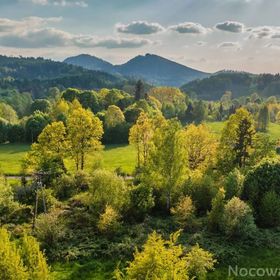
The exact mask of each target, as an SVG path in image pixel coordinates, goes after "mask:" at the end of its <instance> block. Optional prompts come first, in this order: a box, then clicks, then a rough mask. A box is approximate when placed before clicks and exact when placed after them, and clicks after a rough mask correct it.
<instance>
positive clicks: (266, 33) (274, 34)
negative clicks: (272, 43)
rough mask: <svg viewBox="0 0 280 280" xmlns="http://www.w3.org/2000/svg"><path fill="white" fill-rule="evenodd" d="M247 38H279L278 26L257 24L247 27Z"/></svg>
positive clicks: (279, 29) (279, 28)
mask: <svg viewBox="0 0 280 280" xmlns="http://www.w3.org/2000/svg"><path fill="white" fill-rule="evenodd" d="M247 31H248V32H249V33H250V36H249V38H251V39H252V38H257V39H269V38H272V39H278V38H280V26H258V27H253V28H249V29H247Z"/></svg>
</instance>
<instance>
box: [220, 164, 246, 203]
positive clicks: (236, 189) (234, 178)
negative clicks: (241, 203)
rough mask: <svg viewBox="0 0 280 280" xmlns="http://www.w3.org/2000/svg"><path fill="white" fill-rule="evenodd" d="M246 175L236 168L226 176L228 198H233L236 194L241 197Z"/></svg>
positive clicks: (225, 184)
mask: <svg viewBox="0 0 280 280" xmlns="http://www.w3.org/2000/svg"><path fill="white" fill-rule="evenodd" d="M243 181H244V176H243V175H242V174H241V173H240V171H239V170H238V169H237V168H235V169H234V170H233V171H231V172H230V173H229V174H228V176H227V177H226V178H225V183H224V186H225V191H226V193H225V195H226V199H231V198H233V197H234V196H237V197H239V196H240V195H241V193H242V187H243Z"/></svg>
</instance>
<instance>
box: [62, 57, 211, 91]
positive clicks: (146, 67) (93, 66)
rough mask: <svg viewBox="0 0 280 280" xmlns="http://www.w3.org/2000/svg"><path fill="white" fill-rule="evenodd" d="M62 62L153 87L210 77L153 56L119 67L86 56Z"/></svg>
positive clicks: (133, 59)
mask: <svg viewBox="0 0 280 280" xmlns="http://www.w3.org/2000/svg"><path fill="white" fill-rule="evenodd" d="M64 62H65V63H67V64H71V65H76V66H80V67H83V68H86V69H90V70H98V71H104V72H107V73H111V74H120V75H122V76H126V77H129V78H133V79H143V80H145V81H146V82H148V83H150V84H152V85H155V86H176V87H179V86H182V85H183V84H185V83H188V82H190V81H193V80H196V79H202V78H205V77H208V76H209V75H210V74H209V73H205V72H202V71H199V70H196V69H192V68H190V67H187V66H185V65H182V64H179V63H177V62H174V61H171V60H168V59H166V58H164V57H161V56H158V55H154V54H146V55H138V56H136V57H134V58H132V59H131V60H129V61H128V62H126V63H124V64H120V65H113V64H111V63H110V62H108V61H105V60H103V59H100V58H98V57H96V56H92V55H88V54H81V55H78V56H73V57H69V58H66V59H65V60H64Z"/></svg>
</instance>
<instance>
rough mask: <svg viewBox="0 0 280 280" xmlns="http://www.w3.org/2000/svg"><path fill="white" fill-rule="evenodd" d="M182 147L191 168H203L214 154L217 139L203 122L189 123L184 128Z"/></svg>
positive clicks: (210, 162) (212, 158)
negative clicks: (198, 123)
mask: <svg viewBox="0 0 280 280" xmlns="http://www.w3.org/2000/svg"><path fill="white" fill-rule="evenodd" d="M184 147H185V149H186V153H187V155H188V165H189V168H190V169H191V170H195V169H199V170H205V169H206V168H207V167H209V165H210V164H212V163H213V162H214V160H215V156H216V148H217V140H216V139H215V137H214V134H212V133H210V131H209V129H208V127H207V126H206V125H204V124H200V125H198V126H195V125H194V124H191V125H189V126H187V127H186V129H185V130H184Z"/></svg>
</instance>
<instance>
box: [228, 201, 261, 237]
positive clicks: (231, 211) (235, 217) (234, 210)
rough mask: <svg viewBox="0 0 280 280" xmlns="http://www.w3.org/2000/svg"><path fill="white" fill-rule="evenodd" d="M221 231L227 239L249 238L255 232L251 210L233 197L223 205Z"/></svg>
mask: <svg viewBox="0 0 280 280" xmlns="http://www.w3.org/2000/svg"><path fill="white" fill-rule="evenodd" d="M223 229H224V232H225V234H226V235H227V236H228V237H229V238H237V237H238V238H246V237H249V236H250V235H251V234H252V233H253V232H254V231H255V230H256V226H255V223H254V218H253V215H252V210H251V208H250V207H249V206H248V205H247V204H246V203H245V202H244V201H242V200H240V199H239V198H237V197H233V198H232V199H231V200H230V201H228V202H227V204H226V205H225V210H224V215H223Z"/></svg>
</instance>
